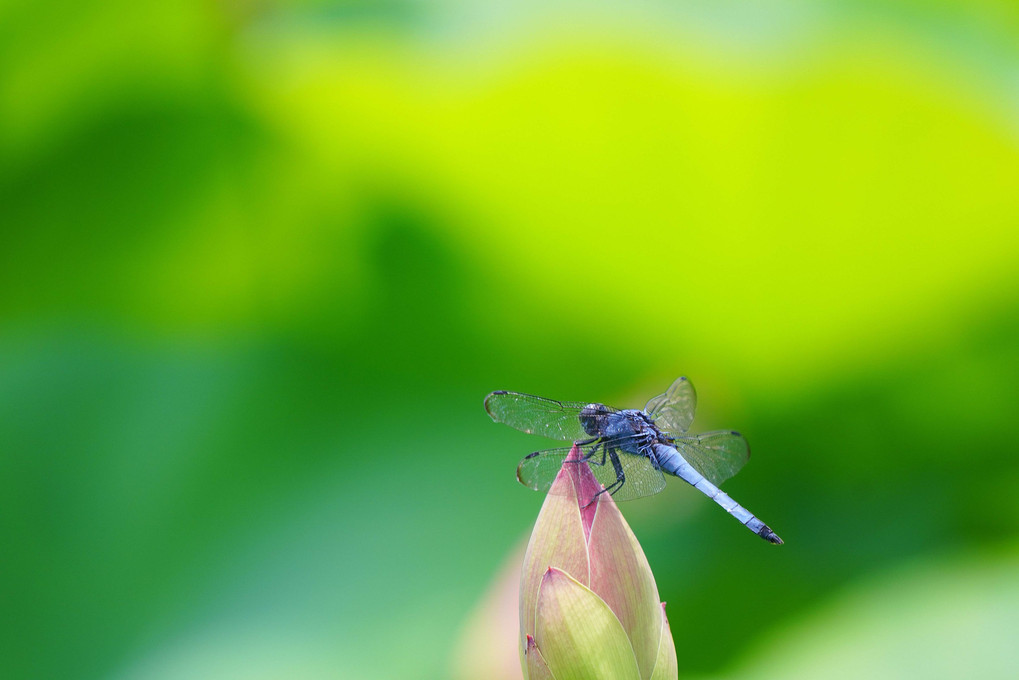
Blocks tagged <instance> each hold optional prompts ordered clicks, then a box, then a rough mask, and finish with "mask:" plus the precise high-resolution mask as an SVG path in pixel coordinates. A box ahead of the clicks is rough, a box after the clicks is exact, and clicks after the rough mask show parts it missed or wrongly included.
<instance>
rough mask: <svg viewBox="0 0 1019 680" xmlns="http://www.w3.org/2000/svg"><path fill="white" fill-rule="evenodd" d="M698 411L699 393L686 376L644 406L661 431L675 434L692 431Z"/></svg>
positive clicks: (678, 379)
mask: <svg viewBox="0 0 1019 680" xmlns="http://www.w3.org/2000/svg"><path fill="white" fill-rule="evenodd" d="M696 410H697V393H696V392H694V389H693V383H692V382H690V381H689V380H687V378H686V376H683V377H680V378H677V379H676V382H674V383H672V385H671V386H670V387H669V389H668V390H666V391H665V394H659V395H658V396H657V397H654V398H652V399H651V400H650V401H648V403H647V405H646V406H644V411H645V412H646V413H647V414H648V415H649V416H651V418H652V419H653V420H654V421H655V425H657V426H658V429H659V430H662V431H664V432H671V433H673V434H683V433H684V432H686V431H687V430H689V429H690V424H691V423H693V415H694V411H696Z"/></svg>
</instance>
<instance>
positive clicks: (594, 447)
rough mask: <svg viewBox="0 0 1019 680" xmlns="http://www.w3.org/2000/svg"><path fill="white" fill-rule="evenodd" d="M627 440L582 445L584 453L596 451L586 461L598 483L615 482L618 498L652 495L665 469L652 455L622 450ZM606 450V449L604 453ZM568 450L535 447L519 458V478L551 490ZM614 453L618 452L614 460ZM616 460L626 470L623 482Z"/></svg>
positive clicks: (530, 485) (661, 482) (536, 487)
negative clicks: (654, 462)
mask: <svg viewBox="0 0 1019 680" xmlns="http://www.w3.org/2000/svg"><path fill="white" fill-rule="evenodd" d="M627 439H629V438H627ZM624 441H626V440H625V439H617V440H614V441H608V442H605V444H599V443H597V442H596V443H593V444H586V445H584V446H582V447H580V448H581V451H583V455H584V456H587V455H589V454H591V453H592V451H594V454H593V455H592V456H591V457H590V458H589V459H588V460H587V463H588V465H589V467H590V469H591V472H592V473H594V477H595V479H597V480H598V483H599V484H601V485H602V486H603V487H605V488H607V489H608V488H611V487H613V485H615V486H616V487H618V488H616V489H615V490H614V491H612V492H611V493H612V497H613V498H615V499H616V500H617V501H626V500H631V499H634V498H641V497H643V496H651V495H653V494H656V493H658V492H659V491H661V490H662V489H664V488H665V475H663V474H662V471H661V470H659V469H658V468H656V467H655V466H654V464H653V463H652V462H651V459H650V458H647V457H646V456H638V455H635V454H632V453H626V452H624V451H620V450H619V449H618V448H617V447H618V446H619V445H620V444H621V443H623V442H624ZM603 453H605V455H604V457H603V456H602V454H603ZM569 454H570V449H569V448H568V447H564V448H559V449H549V450H547V451H535V452H534V453H532V454H530V455H528V456H527V457H525V458H524V459H523V460H522V461H520V465H518V466H517V479H518V480H520V483H521V484H523V485H524V486H526V487H528V488H531V489H534V490H536V491H548V490H549V487H551V486H552V482H553V481H555V478H556V475H557V474H558V473H559V468H561V467H562V465H563V461H564V460H566V457H567V456H568V455H569ZM613 456H615V461H614V460H613ZM616 462H618V463H619V469H621V470H622V472H623V479H624V481H623V483H622V485H621V486H620V485H618V484H617V481H618V475H617V471H616V466H615V463H616ZM579 464H581V463H572V462H571V463H567V465H579Z"/></svg>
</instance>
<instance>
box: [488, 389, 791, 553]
mask: <svg viewBox="0 0 1019 680" xmlns="http://www.w3.org/2000/svg"><path fill="white" fill-rule="evenodd" d="M696 408H697V393H696V392H695V391H694V387H693V383H691V382H690V380H688V379H687V378H686V377H685V376H683V377H680V378H677V379H676V381H675V382H673V383H672V385H671V386H670V387H669V389H668V390H666V391H665V392H664V393H663V394H660V395H658V396H657V397H654V398H652V399H651V400H650V401H648V402H647V404H646V405H645V406H644V408H643V409H615V408H612V407H610V406H606V405H605V404H599V403H594V402H577V401H558V400H556V399H548V398H545V397H537V396H534V395H532V394H524V393H522V392H507V391H505V390H498V391H496V392H492V393H491V394H489V395H488V396H487V397H486V398H485V410H486V411H488V415H489V416H491V417H492V420H494V421H495V422H497V423H503V424H505V425H509V426H510V427H512V428H515V429H517V430H520V431H522V432H526V433H528V434H537V435H541V436H543V437H547V438H549V439H558V440H562V441H569V442H573V443H574V444H575V445H576V446H577V447H578V448H579V449H580V453H581V455H580V458H579V459H571V460H570V461H567V456H569V454H570V451H571V450H572V447H564V448H556V449H548V450H545V451H535V452H534V453H531V454H528V455H527V456H525V457H524V459H523V460H521V461H520V464H519V465H518V466H517V479H518V480H519V481H520V483H521V484H523V485H524V486H526V487H529V488H531V489H534V490H536V491H548V490H549V489H550V488H551V486H552V482H553V481H554V480H555V478H556V475H557V474H558V473H559V470H560V469H561V468H562V466H563V464H564V462H566V463H567V464H568V463H572V462H581V461H583V462H587V463H588V464H589V466H590V469H591V471H592V472H593V473H594V476H595V478H596V479H597V480H598V482H599V483H600V484H601V486H602V488H601V490H600V491H598V492H597V494H595V497H594V498H592V499H591V501H590V502H592V503H593V502H595V501H597V500H598V496H600V495H601V494H603V493H608V494H610V495H612V497H613V498H614V499H616V500H630V499H634V498H640V497H643V496H650V495H653V494H656V493H658V492H659V491H661V490H662V489H664V488H665V474H664V473H668V474H670V475H674V476H676V477H679V478H680V479H682V480H683V481H685V482H686V483H688V484H690V485H691V486H693V487H694V488H695V489H697V490H698V491H700V492H701V493H703V494H704V495H705V496H707V497H708V498H710V499H711V500H713V501H715V502H716V503H718V505H720V506H721V507H722V509H723V510H725V511H726V512H728V513H729V514H730V515H732V516H733V517H735V518H736V520H737V521H738V522H740V524H742V525H743V526H745V527H746V528H747V529H749V530H750V531H752V532H754V533H755V534H757V535H758V536H760V537H761V538H763V539H764V540H766V541H768V542H770V543H773V544H775V545H781V544H782V543H783V541H782V539H781V538H779V537H778V534H776V533H775V532H774V531H772V530H771V528H770V527H769V526H768V525H767V524H765V523H764V522H762V521H761V520H759V519H757V517H755V516H754V515H753V513H751V512H750V511H749V510H747V509H746V508H744V507H743V506H742V505H740V504H739V503H737V502H736V501H734V500H733V499H732V498H731V497H730V496H729V495H728V494H726V493H725V492H723V491H722V490H721V489H719V488H718V487H719V485H721V484H722V483H723V482H724V481H726V480H727V479H729V478H730V477H732V476H733V475H735V474H736V473H737V472H739V471H740V469H741V468H742V467H743V465H744V464H746V462H747V460H749V459H750V445H749V444H748V443H747V440H746V439H745V438H744V437H743V435H741V434H740V433H739V432H736V431H735V430H717V431H714V432H704V433H701V434H689V433H688V430H689V429H690V426H691V425H692V424H693V419H694V411H695V410H696Z"/></svg>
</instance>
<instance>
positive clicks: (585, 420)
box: [580, 404, 609, 437]
mask: <svg viewBox="0 0 1019 680" xmlns="http://www.w3.org/2000/svg"><path fill="white" fill-rule="evenodd" d="M608 415H609V407H608V406H606V405H605V404H588V405H587V406H585V407H584V408H583V410H581V412H580V426H581V427H583V428H584V432H586V433H588V434H589V435H591V436H592V437H600V436H602V434H603V433H604V432H605V425H606V420H607V419H608Z"/></svg>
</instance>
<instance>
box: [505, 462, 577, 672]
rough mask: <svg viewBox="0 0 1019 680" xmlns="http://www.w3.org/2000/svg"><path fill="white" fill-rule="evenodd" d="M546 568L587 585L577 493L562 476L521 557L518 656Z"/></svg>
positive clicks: (530, 625)
mask: <svg viewBox="0 0 1019 680" xmlns="http://www.w3.org/2000/svg"><path fill="white" fill-rule="evenodd" d="M561 485H564V486H561ZM549 567H557V568H559V569H562V570H563V571H566V572H568V573H570V574H573V575H574V576H575V577H576V578H577V579H579V580H580V582H581V583H583V584H584V585H587V583H589V582H590V576H589V566H588V558H587V541H586V540H585V537H584V529H583V525H582V523H581V519H580V507H579V505H578V504H577V493H576V490H575V489H574V487H573V482H572V481H570V479H569V477H568V476H566V475H562V474H561V475H560V476H559V477H558V478H557V479H556V481H555V483H554V485H553V488H552V489H551V490H550V491H549V494H548V495H547V496H546V497H545V503H544V504H543V505H542V506H541V512H540V513H539V514H538V519H537V521H536V522H535V523H534V531H532V532H531V540H530V542H529V543H528V544H527V552H526V553H525V554H524V565H523V569H522V571H521V575H520V645H521V652H522V651H523V645H524V641H525V639H526V636H527V635H528V634H533V633H534V612H535V607H536V605H537V601H538V588H539V586H540V585H541V579H542V577H543V576H544V575H545V572H546V571H548V568H549Z"/></svg>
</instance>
